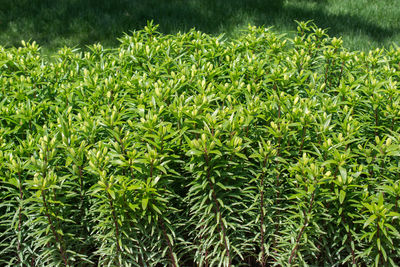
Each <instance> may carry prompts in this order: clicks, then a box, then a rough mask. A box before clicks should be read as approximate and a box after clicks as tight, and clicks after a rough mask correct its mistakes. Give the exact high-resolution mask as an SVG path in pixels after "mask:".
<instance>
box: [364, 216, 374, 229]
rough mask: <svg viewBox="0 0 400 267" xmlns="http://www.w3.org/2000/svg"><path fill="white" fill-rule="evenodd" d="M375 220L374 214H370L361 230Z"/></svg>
mask: <svg viewBox="0 0 400 267" xmlns="http://www.w3.org/2000/svg"><path fill="white" fill-rule="evenodd" d="M376 218H377V217H376V215H375V214H372V215H371V216H370V217H369V218H368V219H367V220H366V221H365V223H364V226H363V228H365V227H367V226H368V225H370V224H371V223H372V222H373V221H375V220H376Z"/></svg>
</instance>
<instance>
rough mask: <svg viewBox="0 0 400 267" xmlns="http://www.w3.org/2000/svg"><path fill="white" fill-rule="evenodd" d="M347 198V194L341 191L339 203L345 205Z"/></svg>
mask: <svg viewBox="0 0 400 267" xmlns="http://www.w3.org/2000/svg"><path fill="white" fill-rule="evenodd" d="M345 197H346V192H345V191H343V190H340V193H339V202H340V204H343V201H344V199H345Z"/></svg>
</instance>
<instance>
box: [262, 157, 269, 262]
mask: <svg viewBox="0 0 400 267" xmlns="http://www.w3.org/2000/svg"><path fill="white" fill-rule="evenodd" d="M267 159H268V156H267V158H265V160H264V162H263V170H262V174H261V177H260V216H261V219H260V221H261V222H260V235H261V244H260V247H261V266H262V267H265V248H264V176H265V172H264V168H265V166H266V165H267Z"/></svg>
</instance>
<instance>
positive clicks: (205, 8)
mask: <svg viewBox="0 0 400 267" xmlns="http://www.w3.org/2000/svg"><path fill="white" fill-rule="evenodd" d="M0 2H1V3H2V4H1V6H0V44H2V45H6V46H11V45H19V44H20V40H21V39H24V40H27V39H31V40H35V41H37V42H38V43H39V44H40V45H42V46H45V47H47V48H48V49H50V50H54V49H56V48H58V47H60V46H63V45H69V46H75V45H78V46H80V47H84V46H85V45H87V44H93V43H96V42H101V43H102V44H104V45H105V46H113V45H116V44H118V41H117V40H116V38H117V37H120V36H121V35H122V33H123V32H129V31H132V30H137V29H142V28H143V27H144V26H145V25H146V22H147V21H148V20H154V22H155V23H156V24H160V31H161V32H163V33H176V32H178V31H187V30H189V29H191V28H193V27H195V28H196V29H198V30H201V31H203V32H206V33H210V34H219V33H222V32H224V33H227V35H228V36H230V35H233V34H235V31H237V30H238V29H240V27H245V26H246V25H247V24H248V23H251V24H255V25H264V26H272V25H274V26H275V27H276V28H277V29H292V30H294V29H295V23H294V20H304V21H305V20H314V22H315V23H316V24H317V25H318V26H319V27H322V28H329V33H330V34H332V35H343V34H346V33H359V34H362V35H367V36H369V37H370V38H373V39H374V40H375V41H377V42H383V41H385V40H386V39H388V38H391V37H392V36H393V34H395V32H396V31H397V32H398V31H399V29H396V28H394V29H389V28H383V27H381V26H378V25H376V24H374V23H372V22H370V21H368V20H367V18H363V17H359V16H355V15H349V14H335V15H333V14H330V13H329V12H328V11H327V10H326V7H325V6H326V3H325V2H326V0H302V1H292V0H287V1H286V2H285V3H284V2H283V0H247V1H243V0H230V1H223V0H141V1H139V0H114V1H110V0H18V1H15V0H0ZM293 2H296V4H293Z"/></svg>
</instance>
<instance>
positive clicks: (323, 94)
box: [0, 23, 400, 266]
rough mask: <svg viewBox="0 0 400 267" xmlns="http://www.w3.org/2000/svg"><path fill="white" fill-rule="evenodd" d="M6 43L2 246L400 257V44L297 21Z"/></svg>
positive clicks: (123, 257) (192, 255) (45, 251)
mask: <svg viewBox="0 0 400 267" xmlns="http://www.w3.org/2000/svg"><path fill="white" fill-rule="evenodd" d="M120 41H121V45H120V46H119V47H118V48H116V49H104V48H103V47H102V46H101V45H93V46H91V47H89V50H90V51H88V52H84V53H83V52H79V51H76V50H73V49H70V48H63V49H61V50H60V51H59V52H58V53H57V55H55V56H54V58H53V59H51V60H46V59H43V58H42V57H41V55H40V49H39V47H38V46H37V45H36V44H35V43H23V46H22V47H20V48H18V49H17V48H10V49H6V48H3V47H0V96H1V97H0V99H1V102H0V125H1V128H0V178H1V179H0V186H1V189H0V198H1V206H0V214H1V224H0V229H1V231H0V233H1V234H0V248H1V249H0V262H1V265H8V266H11V265H15V264H21V265H29V266H59V265H72V266H92V265H98V266H119V265H121V266H155V265H159V266H165V265H168V264H169V265H172V266H178V265H180V266H192V265H193V264H196V265H199V266H231V265H236V266H243V265H244V266H245V265H251V266H256V265H260V266H266V265H268V266H269V265H285V266H286V265H308V264H313V265H318V266H322V265H331V266H339V265H357V266H360V265H372V264H375V265H379V264H382V265H385V264H387V265H395V263H396V262H397V263H398V262H399V261H400V251H399V250H398V249H396V247H397V248H398V247H400V235H399V232H398V230H397V229H400V224H399V219H398V216H399V213H398V212H399V196H400V185H399V180H400V179H399V178H400V160H399V157H400V134H399V131H400V126H399V120H398V118H399V117H400V90H399V84H398V82H399V78H400V76H399V75H400V64H399V62H400V61H399V60H400V50H399V49H398V48H392V49H390V50H383V49H376V50H373V51H370V52H369V53H364V52H349V51H347V50H345V49H344V48H343V47H342V41H341V39H338V38H329V37H328V36H327V35H326V32H325V31H324V30H321V29H318V28H317V27H315V26H314V25H310V24H309V23H299V26H298V35H297V36H296V37H295V38H294V39H289V38H286V37H284V36H279V35H276V34H274V33H272V32H271V31H270V30H269V29H265V28H256V27H249V30H248V32H246V33H244V34H243V35H241V36H240V37H238V38H237V39H235V40H232V41H227V40H224V39H223V37H222V36H220V37H211V36H209V35H206V34H202V33H200V32H196V31H194V30H192V31H190V32H188V33H185V34H180V33H179V34H176V35H162V34H160V33H158V32H157V28H156V27H155V26H153V25H152V24H149V25H148V26H147V27H146V28H145V29H144V30H142V31H138V32H133V33H131V34H130V35H126V36H124V37H123V38H121V39H120Z"/></svg>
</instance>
